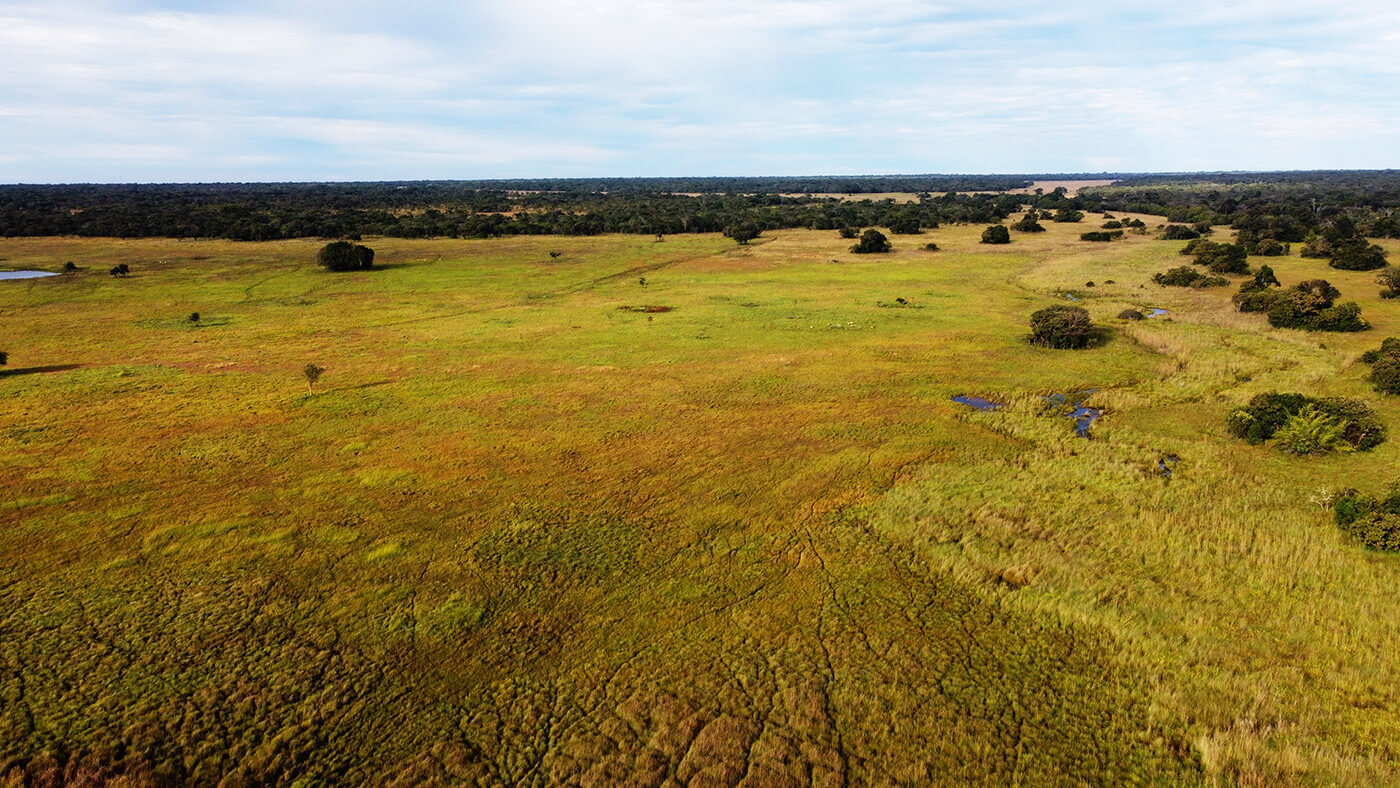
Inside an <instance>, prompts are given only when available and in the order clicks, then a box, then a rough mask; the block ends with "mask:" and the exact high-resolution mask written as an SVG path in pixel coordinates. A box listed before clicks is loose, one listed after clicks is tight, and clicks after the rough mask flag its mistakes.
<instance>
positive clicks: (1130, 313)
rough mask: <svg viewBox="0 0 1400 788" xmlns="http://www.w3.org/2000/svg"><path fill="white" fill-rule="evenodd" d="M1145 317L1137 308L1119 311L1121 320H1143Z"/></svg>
mask: <svg viewBox="0 0 1400 788" xmlns="http://www.w3.org/2000/svg"><path fill="white" fill-rule="evenodd" d="M1143 317H1144V316H1143V314H1142V313H1141V312H1139V311H1137V310H1136V309H1124V310H1123V311H1122V312H1119V313H1118V319H1119V320H1141V319H1143Z"/></svg>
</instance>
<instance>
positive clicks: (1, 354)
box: [0, 350, 10, 367]
mask: <svg viewBox="0 0 1400 788" xmlns="http://www.w3.org/2000/svg"><path fill="white" fill-rule="evenodd" d="M8 363H10V354H9V353H6V352H5V351H3V350H0V367H3V366H5V365H6V364H8Z"/></svg>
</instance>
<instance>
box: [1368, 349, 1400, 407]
mask: <svg viewBox="0 0 1400 788" xmlns="http://www.w3.org/2000/svg"><path fill="white" fill-rule="evenodd" d="M1361 361H1362V362H1364V363H1366V364H1370V365H1371V375H1370V377H1369V378H1368V379H1369V380H1370V381H1371V385H1373V386H1375V387H1376V391H1379V392H1381V393H1382V394H1400V338H1397V337H1386V339H1385V341H1384V342H1381V346H1380V349H1379V350H1368V351H1366V352H1365V353H1362V354H1361Z"/></svg>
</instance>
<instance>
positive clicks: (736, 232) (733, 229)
mask: <svg viewBox="0 0 1400 788" xmlns="http://www.w3.org/2000/svg"><path fill="white" fill-rule="evenodd" d="M724 234H725V235H727V236H729V237H730V238H733V239H734V240H735V241H736V242H738V244H739V245H740V246H748V244H749V241H752V240H753V239H755V238H757V237H758V235H759V229H758V228H757V227H755V226H753V225H752V224H737V225H732V226H730V227H729V228H728V229H726V230H725V231H724Z"/></svg>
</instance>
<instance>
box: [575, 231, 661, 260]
mask: <svg viewBox="0 0 1400 788" xmlns="http://www.w3.org/2000/svg"><path fill="white" fill-rule="evenodd" d="M656 237H657V238H658V239H660V238H661V236H659V235H658V236H656ZM561 254H563V252H550V253H549V259H551V260H558V259H559V255H561Z"/></svg>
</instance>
